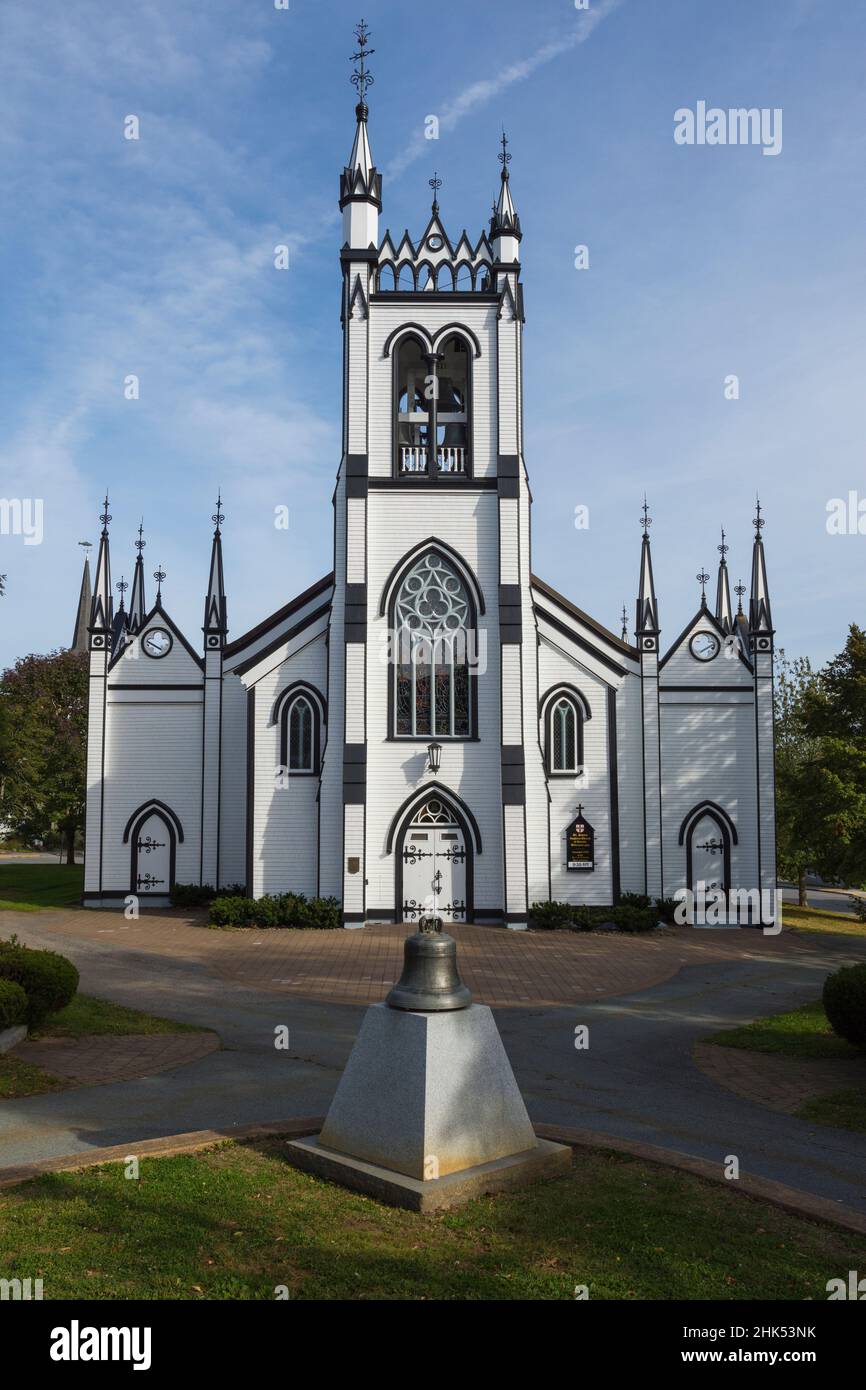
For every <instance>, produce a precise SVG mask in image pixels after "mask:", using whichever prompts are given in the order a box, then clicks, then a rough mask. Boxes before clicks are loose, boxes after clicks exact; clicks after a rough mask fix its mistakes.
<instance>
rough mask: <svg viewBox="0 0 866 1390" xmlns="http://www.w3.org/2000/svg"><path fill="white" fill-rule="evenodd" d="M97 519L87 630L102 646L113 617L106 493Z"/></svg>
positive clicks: (97, 645)
mask: <svg viewBox="0 0 866 1390" xmlns="http://www.w3.org/2000/svg"><path fill="white" fill-rule="evenodd" d="M99 520H100V521H101V522H102V533H101V535H100V537H99V553H98V554H97V557H96V578H95V580H94V584H93V602H92V603H91V605H90V624H89V630H90V635H91V637H99V638H100V639H101V640H99V641H94V642H93V643H92V645H93V646H95V647H104V646H105V638H106V637H107V635H108V634H109V633H110V632H111V624H112V620H113V617H114V607H113V600H112V596H111V557H110V554H109V548H108V523H109V522H110V520H111V513H110V512H109V510H108V494H107V493H106V495H105V503H104V505H103V510H102V515H101V516H100V518H99Z"/></svg>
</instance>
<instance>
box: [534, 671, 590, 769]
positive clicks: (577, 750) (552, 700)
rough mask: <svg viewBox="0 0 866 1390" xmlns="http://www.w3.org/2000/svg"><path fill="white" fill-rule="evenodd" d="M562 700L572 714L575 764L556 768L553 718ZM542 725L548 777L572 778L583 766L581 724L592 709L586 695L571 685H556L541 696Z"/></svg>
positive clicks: (588, 716) (587, 717) (588, 717)
mask: <svg viewBox="0 0 866 1390" xmlns="http://www.w3.org/2000/svg"><path fill="white" fill-rule="evenodd" d="M563 702H565V703H566V704H568V705H569V706H570V708H571V711H572V713H573V716H574V722H575V730H574V756H575V765H574V767H573V768H558V767H555V766H554V761H553V751H554V718H555V713H556V710H557V707H558V706H559V705H561V704H562V703H563ZM541 715H542V726H543V730H544V735H543V736H544V766H545V770H546V772H547V775H548V777H550V778H553V777H570V778H574V777H576V776H577V774H578V773H579V772H580V769H581V768H582V767H583V752H584V733H583V726H584V724H585V722H586V721H587V720H588V719H591V718H592V711H591V709H590V706H589V702H588V701H587V699H586V697H585V696H584V695H583V694H582V693H581V691H579V690H578V689H577V687H576V686H572V685H557V686H554V687H553V688H552V689H551V690H548V691H547V693H546V694H545V695H544V696H543V697H542V701H541Z"/></svg>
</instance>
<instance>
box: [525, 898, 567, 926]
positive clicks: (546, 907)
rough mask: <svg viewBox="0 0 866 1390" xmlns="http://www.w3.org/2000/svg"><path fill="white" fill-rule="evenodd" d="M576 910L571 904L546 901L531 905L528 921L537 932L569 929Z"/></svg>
mask: <svg viewBox="0 0 866 1390" xmlns="http://www.w3.org/2000/svg"><path fill="white" fill-rule="evenodd" d="M576 912H577V908H576V907H573V906H572V905H571V903H558V902H553V901H550V900H548V901H547V902H542V903H533V904H532V906H531V907H530V909H529V919H530V922H531V924H532V926H533V927H535V928H536V929H537V930H538V931H555V930H556V928H557V927H570V926H571V924H572V922H573V920H574V915H575V913H576Z"/></svg>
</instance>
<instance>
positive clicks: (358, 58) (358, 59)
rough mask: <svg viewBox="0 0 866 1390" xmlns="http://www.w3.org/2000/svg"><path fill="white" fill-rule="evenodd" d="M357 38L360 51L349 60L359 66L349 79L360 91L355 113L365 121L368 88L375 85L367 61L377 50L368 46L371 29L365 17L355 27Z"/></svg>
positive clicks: (356, 89) (357, 90)
mask: <svg viewBox="0 0 866 1390" xmlns="http://www.w3.org/2000/svg"><path fill="white" fill-rule="evenodd" d="M355 38H356V39H357V40H358V52H357V53H353V54H352V56H351V58H350V59H349V62H350V63H356V64H357V67H356V68H355V71H354V72H353V73H352V76H351V78H350V79H349V80H350V82H351V83H352V86H353V87H354V88H355V91H356V92H357V93H358V105H357V106H356V108H355V114H356V115H357V117H358V120H359V121H365V120H366V119H367V100H366V97H367V88H368V87H372V85H373V77H372V74H371V73H370V72H368V71H367V68H366V66H365V63H366V60H367V59H368V58H369V57H370V55H371V54H373V53H375V52H376V50H375V48H368V47H367V44H368V43H369V42H370V31H369V29H368V28H367V26H366V24H365V23H364V21H363V19H362V20H361V22H360V24H358V25H357V26H356V27H355Z"/></svg>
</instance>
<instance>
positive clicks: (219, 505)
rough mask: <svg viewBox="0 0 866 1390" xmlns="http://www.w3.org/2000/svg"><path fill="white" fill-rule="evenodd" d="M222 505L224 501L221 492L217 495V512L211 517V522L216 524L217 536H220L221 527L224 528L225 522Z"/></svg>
mask: <svg viewBox="0 0 866 1390" xmlns="http://www.w3.org/2000/svg"><path fill="white" fill-rule="evenodd" d="M222 505H223V499H222V492H221V491H220V492H218V493H217V500H216V511H215V512H214V514H213V516H212V517H211V521H212V522H213V523H214V525H215V526H216V532H215V534H216V535H217V536H218V535H219V534H220V527H221V526H222V524H223V522H224V521H225V517H224V516H223V513H222Z"/></svg>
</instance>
